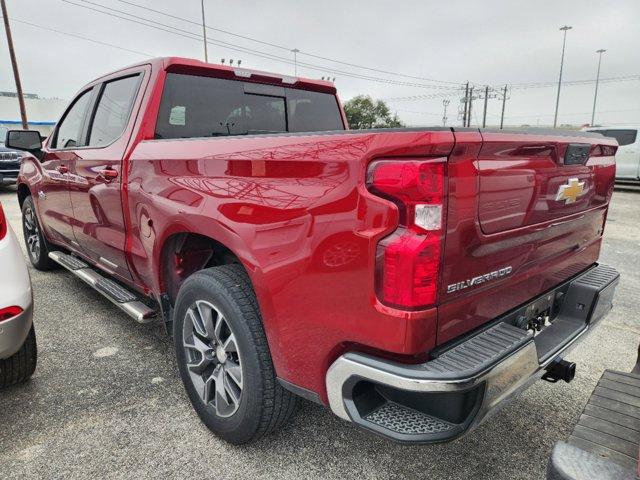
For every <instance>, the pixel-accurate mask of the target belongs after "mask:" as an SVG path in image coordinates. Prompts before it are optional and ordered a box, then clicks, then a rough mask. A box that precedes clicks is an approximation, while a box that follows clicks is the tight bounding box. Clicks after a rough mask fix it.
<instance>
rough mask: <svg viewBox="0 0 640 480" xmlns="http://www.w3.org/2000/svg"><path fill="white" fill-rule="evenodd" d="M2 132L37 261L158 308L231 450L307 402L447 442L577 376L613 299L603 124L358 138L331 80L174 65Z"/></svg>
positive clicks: (144, 71)
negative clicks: (19, 157)
mask: <svg viewBox="0 0 640 480" xmlns="http://www.w3.org/2000/svg"><path fill="white" fill-rule="evenodd" d="M7 146H9V147H11V148H19V149H22V150H26V151H28V152H30V153H31V154H32V155H31V156H29V157H27V158H25V160H24V161H23V162H22V166H21V170H20V175H19V179H18V200H19V203H20V205H21V207H22V210H23V212H35V213H36V218H37V221H35V222H28V221H27V220H26V219H27V218H28V217H27V216H25V222H24V233H25V237H26V238H27V239H28V242H27V243H28V245H29V256H30V258H31V262H32V263H33V265H34V267H35V268H36V269H39V270H48V269H51V268H52V267H54V266H58V265H61V266H63V267H65V268H66V269H67V270H69V271H70V272H72V273H73V274H74V275H76V276H77V277H79V278H80V279H82V280H83V281H84V282H86V283H87V284H88V285H90V286H91V287H93V288H95V289H96V290H97V291H99V292H100V293H102V294H103V295H104V296H105V297H107V298H108V299H109V300H111V301H112V302H113V303H114V304H115V305H116V306H118V307H120V308H121V309H122V310H123V311H124V312H126V313H127V314H129V315H130V316H132V317H133V318H134V319H135V320H137V321H139V322H147V321H150V320H152V319H153V318H157V319H158V320H159V321H161V322H164V325H165V326H166V330H167V332H168V333H169V334H171V335H172V336H173V341H174V344H175V352H176V358H177V365H178V369H179V373H180V376H181V378H182V381H183V382H184V385H185V389H186V393H187V395H188V397H189V399H190V401H191V403H192V404H193V407H194V408H195V410H196V412H197V413H198V415H199V416H200V418H201V419H202V421H203V422H204V423H205V424H206V426H207V427H208V428H210V429H211V430H212V431H213V432H214V433H216V434H217V435H219V436H221V437H222V438H224V439H226V440H228V441H230V442H233V443H238V444H239V443H245V442H249V441H252V440H256V439H257V438H259V437H261V436H263V435H265V434H267V433H268V432H270V431H272V430H273V429H275V428H277V427H278V426H280V425H282V424H283V423H284V422H285V421H286V420H287V419H288V418H289V417H290V415H291V413H292V411H293V409H294V406H295V404H296V399H297V397H303V398H306V399H308V400H311V401H315V402H318V403H321V404H324V405H326V406H328V407H329V408H330V409H331V410H332V411H333V412H334V413H335V414H336V415H338V416H339V417H341V418H343V419H345V420H348V421H351V422H353V423H355V424H357V425H358V426H360V427H362V428H365V429H367V430H370V431H372V432H375V433H377V434H380V435H382V436H384V437H388V438H391V439H394V440H397V441H400V442H408V443H431V442H442V441H447V440H451V439H454V438H456V437H459V436H461V435H463V434H464V433H466V432H468V431H470V430H471V429H472V428H474V427H475V426H476V425H478V424H479V423H480V422H481V421H482V420H484V419H486V418H487V417H488V416H489V415H490V414H491V413H493V412H495V411H496V409H497V407H498V406H499V405H501V404H503V403H504V402H505V401H506V400H507V399H509V398H510V397H513V396H514V395H515V394H517V393H518V392H520V391H522V390H523V389H524V388H525V387H527V386H528V385H530V384H531V383H532V382H533V381H535V380H536V379H538V378H540V377H544V378H545V379H548V380H550V381H557V380H559V379H562V380H566V381H569V380H571V379H572V378H573V374H574V371H575V365H574V364H572V363H570V362H567V361H566V360H564V359H563V357H564V356H565V355H566V353H567V352H568V351H569V350H570V349H571V348H572V347H573V346H575V345H576V344H577V343H578V342H579V341H580V340H581V339H582V338H584V336H585V334H587V333H589V332H590V331H591V330H592V329H593V328H594V327H595V326H596V325H597V324H598V323H599V322H600V321H601V320H602V318H603V317H604V316H605V315H606V314H607V313H608V312H609V310H610V309H611V307H612V301H613V296H614V290H615V288H616V285H617V282H618V274H617V272H616V271H615V270H613V269H612V268H610V267H607V266H605V265H601V264H598V256H599V252H600V247H601V243H602V235H603V231H604V226H605V220H606V217H607V210H608V206H609V201H610V199H611V195H612V191H613V183H614V177H615V160H614V155H615V152H616V148H617V143H616V141H615V139H611V138H606V137H603V136H602V135H597V134H590V133H580V132H567V133H561V132H558V131H513V132H506V131H492V130H478V129H470V128H448V127H434V128H405V129H377V130H362V131H353V130H349V129H348V126H347V121H346V118H345V115H344V112H343V110H342V108H341V106H340V102H339V100H338V97H337V95H336V90H335V87H334V85H333V84H332V83H329V82H325V81H318V80H309V79H303V78H297V77H288V76H282V75H274V74H271V73H265V72H260V71H253V70H247V69H244V68H234V67H229V66H225V65H212V64H207V63H202V62H199V61H195V60H189V59H183V58H161V59H154V60H150V61H147V62H144V63H141V64H138V65H134V66H132V67H128V68H125V69H123V70H120V71H117V72H114V73H111V74H109V75H106V76H104V77H102V78H99V79H97V80H95V81H93V82H91V83H89V84H88V85H86V86H85V87H83V88H82V89H81V90H80V92H79V93H78V95H77V96H76V97H75V99H74V100H73V101H72V103H71V105H70V106H69V108H68V109H67V110H66V112H65V113H64V114H63V116H62V117H61V119H60V121H59V122H58V123H57V126H56V128H55V130H54V132H53V134H52V135H51V136H50V137H49V138H48V139H47V140H46V142H45V144H44V145H42V144H41V141H40V137H39V136H38V135H37V133H36V132H29V131H10V132H8V134H7ZM62 278H67V277H62ZM79 321H82V319H79Z"/></svg>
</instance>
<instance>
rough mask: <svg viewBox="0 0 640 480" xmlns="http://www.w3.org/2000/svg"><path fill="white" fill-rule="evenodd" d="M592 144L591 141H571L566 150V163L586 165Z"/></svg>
mask: <svg viewBox="0 0 640 480" xmlns="http://www.w3.org/2000/svg"><path fill="white" fill-rule="evenodd" d="M590 151H591V144H589V143H570V144H569V145H567V150H566V151H565V152H564V164H565V165H584V164H585V163H587V160H588V159H589V152H590Z"/></svg>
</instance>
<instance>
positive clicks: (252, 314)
mask: <svg viewBox="0 0 640 480" xmlns="http://www.w3.org/2000/svg"><path fill="white" fill-rule="evenodd" d="M203 319H204V320H203ZM216 332H217V333H216ZM173 338H174V344H175V348H176V357H177V363H178V369H179V371H180V377H181V378H182V381H183V383H184V386H185V389H186V391H187V395H188V396H189V399H190V400H191V404H192V405H193V407H194V409H195V410H196V412H197V413H198V416H199V417H200V419H201V420H202V422H203V423H204V424H205V425H206V426H207V427H208V428H209V429H210V430H211V431H212V432H213V433H215V434H216V435H218V436H219V437H221V438H223V439H224V440H226V441H228V442H230V443H233V444H236V445H240V444H243V443H248V442H252V441H255V440H257V439H259V438H261V437H262V436H264V435H266V434H268V433H270V432H272V431H273V430H275V429H276V428H278V427H280V426H281V425H283V424H284V423H285V422H286V421H287V420H288V419H289V418H290V417H291V415H292V413H293V411H294V409H295V406H296V396H295V395H294V394H292V393H291V392H289V391H287V390H285V389H284V388H283V387H282V386H281V385H280V384H279V383H278V381H277V379H276V374H275V370H274V368H273V362H272V360H271V354H270V353H269V346H268V344H267V339H266V336H265V333H264V329H263V327H262V318H261V316H260V310H259V308H258V304H257V301H256V297H255V294H254V292H253V288H252V287H251V283H250V281H249V277H248V276H247V274H246V272H245V271H244V269H243V268H242V266H241V265H237V264H236V265H222V266H219V267H212V268H207V269H205V270H201V271H200V272H197V273H195V274H193V275H191V276H190V277H189V278H187V280H185V282H184V283H183V284H182V286H181V287H180V291H179V292H178V298H177V300H176V305H175V309H174V335H173ZM205 364H206V366H205ZM238 366H239V368H238ZM238 373H239V375H238ZM217 387H220V390H219V389H218V388H217ZM223 389H224V391H222V390H223Z"/></svg>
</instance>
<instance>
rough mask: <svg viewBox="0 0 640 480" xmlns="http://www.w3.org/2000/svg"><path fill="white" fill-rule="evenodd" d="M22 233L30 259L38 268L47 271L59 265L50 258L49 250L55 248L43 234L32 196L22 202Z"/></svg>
mask: <svg viewBox="0 0 640 480" xmlns="http://www.w3.org/2000/svg"><path fill="white" fill-rule="evenodd" d="M22 233H23V235H24V243H25V245H26V247H27V254H28V255H29V260H31V264H32V265H33V266H34V267H35V269H36V270H41V271H47V270H53V269H55V268H57V267H58V264H57V263H56V262H54V261H53V260H51V259H50V258H49V252H50V251H51V250H52V249H53V248H52V245H51V244H50V243H49V242H48V241H47V239H46V238H44V235H43V234H42V228H41V227H40V222H39V221H38V216H37V215H36V209H35V207H34V205H33V198H32V197H30V196H29V197H27V198H25V199H24V202H23V203H22Z"/></svg>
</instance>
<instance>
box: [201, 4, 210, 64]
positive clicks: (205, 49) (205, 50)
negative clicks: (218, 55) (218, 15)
mask: <svg viewBox="0 0 640 480" xmlns="http://www.w3.org/2000/svg"><path fill="white" fill-rule="evenodd" d="M201 4H202V38H203V39H204V61H205V62H206V63H209V55H208V53H207V22H206V21H205V19H204V0H202V2H201Z"/></svg>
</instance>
